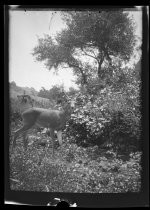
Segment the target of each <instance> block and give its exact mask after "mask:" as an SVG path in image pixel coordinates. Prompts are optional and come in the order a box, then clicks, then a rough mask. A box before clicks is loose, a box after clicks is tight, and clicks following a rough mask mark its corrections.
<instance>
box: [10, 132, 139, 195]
mask: <svg viewBox="0 0 150 210" xmlns="http://www.w3.org/2000/svg"><path fill="white" fill-rule="evenodd" d="M41 139H42V140H43V141H45V140H46V139H47V137H44V136H43V135H41V134H37V133H35V134H34V133H32V134H30V135H29V145H28V149H27V151H26V152H24V149H23V143H22V138H19V139H18V140H17V146H16V148H15V149H14V151H13V152H12V153H11V152H10V181H11V182H10V183H11V189H13V190H22V191H45V192H77V193H80V192H81V193H82V192H84V193H120V192H139V191H140V188H141V175H140V173H141V165H140V159H141V153H140V152H136V153H132V154H130V156H129V157H128V158H126V159H122V158H121V157H118V156H117V155H116V153H115V152H113V151H112V150H109V151H108V150H104V149H100V148H98V147H96V146H95V147H88V148H82V147H78V146H77V145H75V144H70V143H69V142H66V143H63V145H62V146H60V147H58V146H56V147H57V148H55V154H54V159H53V158H52V147H51V144H50V145H49V148H47V147H44V146H41V145H39V144H37V142H38V141H39V140H40V141H41ZM46 148H47V149H46Z"/></svg>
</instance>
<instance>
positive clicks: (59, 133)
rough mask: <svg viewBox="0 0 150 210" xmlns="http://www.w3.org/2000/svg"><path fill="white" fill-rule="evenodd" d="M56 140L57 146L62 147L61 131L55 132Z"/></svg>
mask: <svg viewBox="0 0 150 210" xmlns="http://www.w3.org/2000/svg"><path fill="white" fill-rule="evenodd" d="M57 139H58V141H59V145H62V131H57Z"/></svg>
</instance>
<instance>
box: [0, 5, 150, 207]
mask: <svg viewBox="0 0 150 210" xmlns="http://www.w3.org/2000/svg"><path fill="white" fill-rule="evenodd" d="M98 7H99V8H108V9H109V8H110V7H111V8H113V7H114V8H116V7H117V6H101V5H98V6H97V5H95V6H92V7H91V6H86V5H85V6H83V7H82V6H79V7H78V6H74V5H73V6H71V5H70V6H63V5H57V6H56V5H52V6H51V5H19V7H18V9H19V10H28V9H31V10H32V9H33V10H35V9H36V10H38V9H39V10H41V9H45V8H48V9H49V8H52V9H57V10H58V9H60V10H62V9H64V8H65V9H72V8H73V9H77V10H79V9H82V10H83V9H95V8H96V9H98ZM118 7H120V6H118ZM121 8H122V6H121ZM123 8H127V9H130V8H131V9H135V6H132V7H131V6H123ZM142 12H143V18H142V20H143V40H142V41H143V42H142V91H141V94H142V113H143V115H142V140H143V141H142V142H143V143H142V149H143V156H142V168H143V170H142V190H141V192H140V193H121V194H119V193H117V194H115V193H114V194H112V193H110V194H109V193H107V194H90V193H57V192H56V193H47V192H21V191H18V192H17V191H11V190H10V188H9V186H10V185H9V184H10V183H9V82H8V81H9V6H8V5H5V6H4V23H5V25H4V201H5V203H7V202H8V201H9V202H10V201H13V202H18V203H22V204H27V205H35V206H37V205H38V206H41V205H42V206H45V205H47V203H48V202H50V201H51V200H53V199H54V198H56V197H57V198H62V199H67V200H69V201H71V203H76V204H77V207H92V208H94V207H142V206H144V207H148V206H149V179H148V178H149V129H148V128H149V118H148V116H149V115H148V114H149V109H148V104H149V103H148V99H149V95H148V93H149V91H148V90H149V88H148V84H149V80H148V76H149V59H148V58H149V49H148V47H147V45H148V44H149V39H148V35H149V33H148V15H147V12H148V9H147V7H142Z"/></svg>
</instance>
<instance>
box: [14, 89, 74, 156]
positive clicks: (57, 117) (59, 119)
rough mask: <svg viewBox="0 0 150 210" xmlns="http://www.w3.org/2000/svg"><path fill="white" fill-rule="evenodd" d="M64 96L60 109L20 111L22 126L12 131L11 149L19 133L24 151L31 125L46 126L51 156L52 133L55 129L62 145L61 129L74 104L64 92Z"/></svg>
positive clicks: (34, 108) (32, 108)
mask: <svg viewBox="0 0 150 210" xmlns="http://www.w3.org/2000/svg"><path fill="white" fill-rule="evenodd" d="M64 94H65V93H64ZM65 96H66V97H67V100H65V101H64V102H62V110H56V109H44V108H37V107H31V108H28V109H27V110H25V111H24V112H23V113H22V119H23V126H22V127H21V128H20V129H18V130H17V131H15V133H14V137H13V140H12V151H13V149H14V148H15V147H16V140H17V138H18V137H19V136H20V135H21V136H23V143H24V150H25V151H26V150H27V144H28V142H27V141H28V140H27V133H28V131H29V130H30V129H32V128H33V127H44V128H48V129H49V131H50V137H51V139H52V156H53V157H54V133H55V131H57V138H58V142H59V145H62V129H63V127H64V126H65V124H66V122H67V121H68V119H69V118H70V117H71V113H72V111H73V109H74V106H75V101H73V100H70V98H69V97H68V96H67V95H66V94H65Z"/></svg>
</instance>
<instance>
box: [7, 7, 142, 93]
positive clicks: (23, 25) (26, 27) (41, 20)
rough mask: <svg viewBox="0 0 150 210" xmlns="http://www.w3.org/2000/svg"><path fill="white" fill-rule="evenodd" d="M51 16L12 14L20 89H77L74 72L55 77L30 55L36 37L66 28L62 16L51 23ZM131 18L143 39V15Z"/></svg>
mask: <svg viewBox="0 0 150 210" xmlns="http://www.w3.org/2000/svg"><path fill="white" fill-rule="evenodd" d="M53 12H54V11H53ZM51 15H52V12H51V11H26V12H25V11H17V10H13V11H9V17H10V24H9V31H10V34H9V81H10V82H12V81H15V82H16V84H17V85H18V86H21V87H33V88H35V89H36V90H37V91H39V90H40V89H41V87H44V88H45V89H47V90H49V89H50V88H52V86H53V85H61V84H64V87H65V89H66V90H68V88H69V87H74V88H76V87H77V86H76V85H75V83H74V82H73V81H74V80H75V77H74V75H73V72H72V71H71V69H61V70H60V71H59V72H58V75H56V74H54V70H52V71H49V70H48V69H46V67H45V66H44V62H43V63H41V62H37V61H35V58H34V57H33V56H32V54H31V53H32V51H33V48H34V47H35V46H36V45H37V37H44V34H49V35H52V36H54V35H55V33H56V32H58V31H60V30H61V29H62V28H63V27H65V25H64V23H63V21H62V20H61V16H60V12H58V11H57V12H56V13H55V15H54V16H53V18H52V19H51V17H52V16H51ZM130 15H132V16H133V18H134V21H135V22H136V25H137V28H136V34H137V35H138V36H140V37H141V30H142V27H141V24H142V23H141V22H142V19H141V12H140V11H135V12H130ZM50 23H51V24H50ZM49 26H50V28H49Z"/></svg>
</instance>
